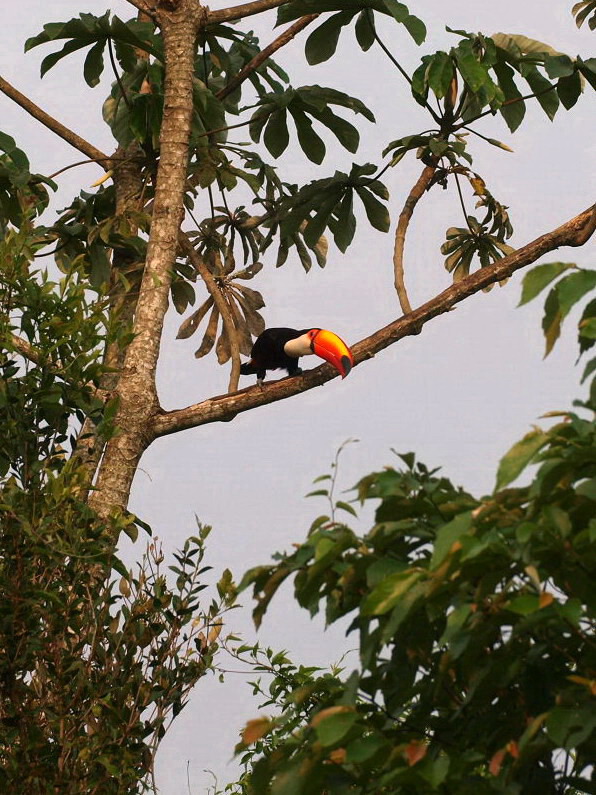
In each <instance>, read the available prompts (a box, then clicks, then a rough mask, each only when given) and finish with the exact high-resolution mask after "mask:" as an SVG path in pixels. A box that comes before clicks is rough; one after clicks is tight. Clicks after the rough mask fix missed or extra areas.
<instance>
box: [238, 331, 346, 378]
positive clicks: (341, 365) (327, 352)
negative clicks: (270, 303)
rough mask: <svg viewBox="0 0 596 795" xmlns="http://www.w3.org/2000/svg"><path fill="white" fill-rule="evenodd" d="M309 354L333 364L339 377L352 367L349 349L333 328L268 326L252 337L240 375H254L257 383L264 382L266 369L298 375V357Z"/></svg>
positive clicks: (299, 371)
mask: <svg viewBox="0 0 596 795" xmlns="http://www.w3.org/2000/svg"><path fill="white" fill-rule="evenodd" d="M311 353H314V354H316V355H317V356H320V357H321V358H322V359H325V360H326V361H328V362H329V363H330V364H332V365H333V366H334V367H335V369H336V370H337V371H338V373H339V374H340V375H341V377H342V378H345V377H346V376H347V375H348V373H349V372H350V370H351V369H352V364H353V362H354V360H353V358H352V351H351V350H350V349H349V348H348V346H347V345H346V343H345V342H344V341H343V340H341V339H340V338H339V337H338V336H337V334H334V333H333V332H332V331H327V330H326V329H323V328H310V329H301V330H298V329H294V328H267V329H265V331H264V332H263V333H262V334H261V335H259V336H258V337H257V339H256V340H255V344H254V345H253V346H252V351H251V352H250V361H248V362H245V363H244V364H243V365H242V366H241V367H240V372H241V374H242V375H254V374H256V376H257V383H258V384H259V385H260V384H262V383H263V380H264V378H265V373H266V371H267V370H280V369H281V370H287V371H288V375H298V374H299V373H301V372H302V370H301V369H300V367H299V366H298V359H299V358H300V357H301V356H308V355H309V354H311Z"/></svg>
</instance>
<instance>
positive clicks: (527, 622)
mask: <svg viewBox="0 0 596 795" xmlns="http://www.w3.org/2000/svg"><path fill="white" fill-rule="evenodd" d="M570 269H571V272H570V273H569V272H568V271H569V270H570ZM566 271H567V274H566V275H564V276H563V277H562V278H561V279H560V280H559V281H558V282H557V283H556V284H555V285H554V287H552V288H551V291H550V292H549V295H548V298H547V301H546V308H545V321H544V324H543V325H544V330H545V335H546V340H547V352H548V351H549V350H550V349H551V347H552V344H553V343H554V339H555V338H556V336H555V335H554V334H553V331H552V324H553V322H555V321H554V320H553V318H554V317H555V316H556V317H557V321H556V322H557V335H558V330H559V328H560V323H561V320H562V318H563V317H564V316H565V315H566V314H567V312H568V311H569V309H570V307H571V306H572V305H573V304H574V303H576V302H577V301H579V300H580V299H581V298H582V297H583V296H584V295H585V293H586V292H587V291H588V289H590V287H588V286H587V285H590V286H591V289H593V288H594V283H595V279H596V273H595V272H594V271H586V270H581V269H575V268H572V266H566V265H563V264H561V263H552V264H548V265H542V266H538V267H537V268H535V269H534V270H533V271H531V272H530V273H529V274H528V275H527V276H526V279H525V282H524V291H523V296H522V302H525V301H526V300H529V299H530V298H532V297H534V296H535V295H536V294H538V293H539V292H540V290H542V289H544V288H545V287H546V286H547V284H549V283H550V282H552V281H553V280H554V279H556V278H557V277H558V276H561V274H562V273H565V272H566ZM595 315H596V302H595V301H594V300H592V301H590V302H589V303H588V304H587V306H586V307H585V309H584V311H583V313H582V315H581V318H580V322H579V342H580V347H581V350H582V352H583V351H586V350H589V349H591V348H592V347H593V346H594V343H595V342H596V334H595V327H594V320H595ZM595 362H596V360H594V359H592V361H591V362H590V363H589V364H588V365H587V367H586V370H585V377H588V376H589V375H590V374H591V373H592V372H593V370H594V365H595ZM595 411H596V378H592V380H591V386H590V394H589V396H588V398H587V400H586V401H585V402H578V411H577V412H572V411H568V412H553V416H554V417H556V419H557V422H556V424H554V425H553V426H552V427H550V428H548V429H546V430H541V429H539V428H535V429H534V430H532V431H531V432H530V433H528V434H527V435H526V436H525V437H524V438H523V439H522V440H521V441H520V442H518V443H517V444H516V445H514V446H513V447H512V448H511V450H510V451H509V452H508V453H507V455H506V456H505V457H504V458H503V459H502V461H501V463H500V465H499V469H498V472H497V482H496V488H495V491H494V493H493V494H492V495H490V496H488V497H483V498H481V499H477V498H475V497H473V496H472V495H471V494H469V493H468V492H466V491H465V490H463V489H461V488H457V487H455V486H454V485H453V484H452V483H451V482H450V481H449V480H448V479H447V478H446V477H444V476H441V475H440V474H439V472H438V471H437V470H429V469H428V468H427V467H426V466H425V465H424V464H422V463H420V462H417V461H416V457H415V456H414V454H412V453H408V454H406V455H400V456H399V458H400V459H401V463H402V466H401V468H395V467H393V466H391V467H386V468H385V469H383V470H382V471H379V472H373V473H372V474H370V475H368V476H366V477H364V478H362V480H361V481H360V482H359V483H358V484H357V486H356V491H357V500H356V501H359V502H360V503H364V502H365V501H368V500H374V501H375V502H377V507H376V512H375V523H374V525H373V527H372V528H371V530H370V531H369V532H368V533H366V534H365V535H361V534H358V533H356V532H355V531H354V530H352V529H351V528H350V527H349V526H348V525H347V524H346V523H344V522H342V521H340V520H339V518H338V515H339V514H340V513H341V512H342V511H343V513H344V515H345V513H346V512H348V513H350V514H354V515H356V511H355V509H354V506H353V504H352V503H346V502H344V501H338V502H334V499H333V488H332V487H331V488H329V487H325V486H326V484H327V482H328V481H331V483H332V484H333V485H334V483H335V477H336V473H334V475H333V476H331V475H325V476H323V477H322V478H318V482H320V483H321V486H322V488H321V487H318V488H317V491H316V492H315V493H317V494H322V495H324V496H327V497H328V498H329V500H330V505H331V509H332V510H331V514H330V515H325V516H320V517H318V518H317V519H316V520H315V521H314V522H313V524H312V526H311V528H310V530H309V534H308V538H307V540H306V541H305V542H304V543H303V544H301V545H300V546H299V548H297V549H296V550H294V551H292V553H291V554H280V555H278V556H277V562H276V563H275V564H274V565H271V566H262V567H258V568H256V569H253V570H251V571H250V572H248V574H247V575H246V577H245V579H244V586H245V587H246V586H248V585H251V584H252V585H253V586H254V592H255V596H256V598H257V607H256V609H255V613H254V615H255V620H256V622H257V623H260V621H261V619H262V617H263V614H264V613H265V611H266V609H267V606H268V604H269V602H270V600H271V599H272V597H273V596H274V594H275V592H276V591H277V589H278V588H279V586H280V585H281V584H282V583H283V582H284V580H285V579H286V578H288V577H291V576H294V575H295V578H294V593H295V597H296V600H297V601H298V603H299V604H300V605H301V606H302V607H304V608H306V609H307V610H309V612H310V613H311V614H315V613H317V612H318V611H319V610H321V609H324V611H325V618H326V621H327V623H328V624H332V623H333V622H335V621H338V620H340V619H344V620H345V619H346V618H349V619H350V625H349V630H348V632H349V633H351V632H353V633H357V635H358V646H359V658H360V659H359V666H358V667H357V668H356V669H355V670H354V671H352V673H351V674H350V675H349V676H345V675H344V676H340V675H338V674H337V673H335V675H333V676H332V675H329V674H325V675H321V674H320V673H318V672H310V673H309V675H308V676H306V675H305V672H302V673H301V676H297V673H300V672H299V671H298V672H296V671H292V677H293V678H292V677H290V676H289V675H288V672H287V671H282V672H280V673H277V674H276V675H275V677H274V679H273V684H272V688H271V694H272V698H271V700H270V701H268V702H265V703H266V704H271V703H274V704H275V705H276V707H277V709H279V711H280V714H279V715H276V716H273V717H270V718H262V719H261V720H260V722H257V721H255V722H251V723H250V724H249V725H248V726H247V727H246V729H245V731H244V734H243V737H242V742H241V744H240V746H239V749H238V750H239V752H240V753H242V754H244V757H243V758H244V762H245V765H246V766H247V772H246V775H245V776H244V778H243V779H242V780H241V782H240V784H238V785H233V786H232V787H231V788H230V791H234V792H236V791H237V792H246V793H259V795H260V794H261V793H263V794H264V793H269V792H270V793H271V795H282V793H283V795H286V793H292V795H297V794H298V793H305V794H306V793H309V795H310V793H326V792H333V793H344V792H345V793H381V792H387V793H390V792H391V793H403V792H408V793H420V795H423V794H424V793H451V792H457V793H462V794H465V793H508V795H514V793H520V794H521V793H529V792H544V793H563V792H565V793H576V792H577V793H581V792H585V793H592V792H596V779H595V778H594V776H595V771H594V767H593V760H594V758H596V710H595V696H596V652H595V649H596V645H595V633H594V629H595V622H596V600H595V591H594V582H595V579H596V518H595V517H596V510H595V508H596V423H595V422H594V412H595ZM529 464H535V465H537V469H536V471H535V474H534V475H533V476H532V478H531V480H530V482H529V484H528V485H526V486H512V485H511V484H512V482H513V481H515V480H516V479H517V478H518V476H519V475H520V474H522V472H523V471H524V470H525V468H526V467H527V466H528V465H529Z"/></svg>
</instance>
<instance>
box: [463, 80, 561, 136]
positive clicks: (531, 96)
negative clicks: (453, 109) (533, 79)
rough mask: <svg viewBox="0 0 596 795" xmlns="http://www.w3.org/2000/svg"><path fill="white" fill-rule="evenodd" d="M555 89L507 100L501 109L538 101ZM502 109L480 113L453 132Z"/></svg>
mask: <svg viewBox="0 0 596 795" xmlns="http://www.w3.org/2000/svg"><path fill="white" fill-rule="evenodd" d="M555 88H556V86H555V85H552V86H549V87H548V88H545V89H544V90H543V91H538V93H534V94H526V96H525V97H514V99H508V100H506V102H503V104H502V105H501V108H504V107H506V106H508V105H515V103H516V102H524V101H525V100H526V99H537V98H538V97H541V96H542V95H543V94H548V92H549V91H552V90H553V89H555ZM501 108H497V109H496V110H495V109H493V108H489V109H488V110H485V111H483V112H482V113H479V114H478V116H474V117H473V118H471V119H466V120H465V121H462V122H461V124H457V125H456V126H455V127H453V129H452V130H451V132H457V131H458V130H461V129H462V127H465V126H466V125H468V124H473V123H474V122H475V121H478V119H482V118H483V117H484V116H488V115H490V114H492V115H493V116H495V115H496V113H497V110H500V109H501Z"/></svg>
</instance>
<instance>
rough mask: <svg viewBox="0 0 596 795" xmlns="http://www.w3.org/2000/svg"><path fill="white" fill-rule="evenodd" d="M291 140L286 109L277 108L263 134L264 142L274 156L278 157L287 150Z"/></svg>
mask: <svg viewBox="0 0 596 795" xmlns="http://www.w3.org/2000/svg"><path fill="white" fill-rule="evenodd" d="M289 142H290V135H289V133H288V125H287V122H286V111H285V110H277V111H275V112H274V113H272V114H271V116H270V117H269V121H268V122H267V126H266V127H265V133H264V135H263V143H264V144H265V146H266V147H267V149H268V150H269V151H270V152H271V154H272V155H273V157H275V158H278V157H279V156H280V155H282V154H283V153H284V152H285V151H286V149H287V147H288V144H289Z"/></svg>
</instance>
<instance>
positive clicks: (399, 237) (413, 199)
mask: <svg viewBox="0 0 596 795" xmlns="http://www.w3.org/2000/svg"><path fill="white" fill-rule="evenodd" d="M436 169H437V164H436V162H435V163H433V164H430V165H428V166H425V168H424V170H423V171H422V174H421V175H420V176H419V177H418V181H417V182H416V184H415V185H414V187H413V188H412V190H411V191H410V195H409V196H408V198H407V199H406V201H405V204H404V207H403V210H402V211H401V213H400V214H399V220H398V222H397V228H396V230H395V247H394V249H393V275H394V280H395V291H396V293H397V297H398V299H399V305H400V306H401V311H402V312H403V313H404V315H407V314H408V313H409V312H411V311H412V306H411V305H410V300H409V298H408V293H407V291H406V284H405V281H404V246H405V243H406V232H407V230H408V225H409V223H410V219H411V218H412V214H413V212H414V209H415V207H416V205H417V204H418V202H419V201H420V199H421V198H422V196H423V194H424V192H425V191H426V190H427V189H428V186H429V185H430V183H431V181H432V178H433V176H434V174H435V171H436Z"/></svg>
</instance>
